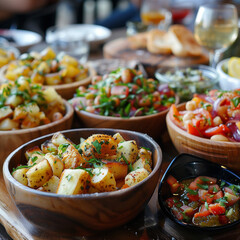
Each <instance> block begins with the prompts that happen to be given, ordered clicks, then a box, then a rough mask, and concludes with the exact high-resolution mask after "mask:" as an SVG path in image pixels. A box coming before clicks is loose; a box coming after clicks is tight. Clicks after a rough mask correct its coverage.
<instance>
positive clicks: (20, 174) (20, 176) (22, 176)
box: [12, 168, 28, 186]
mask: <svg viewBox="0 0 240 240" xmlns="http://www.w3.org/2000/svg"><path fill="white" fill-rule="evenodd" d="M27 171H28V168H20V169H17V170H15V171H14V172H13V173H12V176H13V177H14V178H15V179H16V180H17V181H18V182H20V183H21V184H23V185H25V186H27V185H28V179H27V175H26V173H27Z"/></svg>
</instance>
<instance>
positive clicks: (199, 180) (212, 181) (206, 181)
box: [189, 176, 217, 190]
mask: <svg viewBox="0 0 240 240" xmlns="http://www.w3.org/2000/svg"><path fill="white" fill-rule="evenodd" d="M216 182H217V179H216V178H213V177H206V176H199V177H197V178H195V180H194V181H193V182H191V183H190V185H189V188H190V189H192V190H197V189H199V186H198V184H203V185H204V184H208V185H210V184H216Z"/></svg>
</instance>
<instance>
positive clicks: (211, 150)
mask: <svg viewBox="0 0 240 240" xmlns="http://www.w3.org/2000/svg"><path fill="white" fill-rule="evenodd" d="M177 109H178V110H179V111H183V110H185V103H182V104H180V105H179V106H177ZM166 122H167V128H168V133H169V135H170V138H171V140H172V142H173V144H174V146H175V147H176V149H177V150H178V152H180V153H190V154H193V155H195V156H199V157H203V158H205V159H208V160H210V161H212V162H216V163H219V164H221V165H224V166H227V167H229V168H231V169H232V170H235V171H238V172H239V171H240V161H239V156H240V143H238V142H217V141H212V140H209V139H206V138H201V137H197V136H194V135H191V134H189V133H188V132H186V131H184V130H182V129H181V128H179V127H178V126H176V125H175V124H174V123H173V121H172V120H171V119H170V117H169V114H167V117H166Z"/></svg>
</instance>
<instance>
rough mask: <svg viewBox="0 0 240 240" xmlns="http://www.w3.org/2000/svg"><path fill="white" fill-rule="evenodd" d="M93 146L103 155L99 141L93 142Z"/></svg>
mask: <svg viewBox="0 0 240 240" xmlns="http://www.w3.org/2000/svg"><path fill="white" fill-rule="evenodd" d="M92 145H93V146H94V147H95V149H96V151H97V153H98V154H101V148H102V146H101V144H100V143H99V142H98V140H95V141H94V142H92Z"/></svg>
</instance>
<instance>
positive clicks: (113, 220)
mask: <svg viewBox="0 0 240 240" xmlns="http://www.w3.org/2000/svg"><path fill="white" fill-rule="evenodd" d="M117 132H119V133H120V134H121V135H122V136H123V137H124V139H126V140H131V139H134V140H136V142H137V145H138V146H143V147H147V148H149V149H150V150H151V151H152V153H153V171H152V172H151V173H150V175H149V176H148V177H147V178H145V179H144V180H143V181H141V182H140V183H138V184H136V185H135V186H132V187H130V188H127V189H123V190H118V191H114V192H104V193H94V194H79V195H70V196H69V195H57V194H54V193H46V192H41V191H37V190H34V189H31V188H28V187H26V186H24V185H22V184H20V183H19V182H17V181H16V180H15V179H14V178H13V177H12V175H11V171H12V169H13V167H16V166H17V165H18V164H26V159H25V157H24V152H25V151H26V150H27V149H29V148H31V147H33V146H36V145H38V146H39V145H40V144H41V143H43V142H44V141H46V140H48V139H50V138H51V136H52V134H50V135H47V136H43V137H41V138H38V139H35V140H33V141H30V142H28V143H26V144H24V145H22V146H21V147H19V148H18V149H16V150H15V151H14V152H12V153H11V154H10V155H9V156H8V158H7V159H6V161H5V163H4V166H3V174H4V180H5V183H6V186H7V189H8V192H9V194H10V195H11V196H12V199H13V200H14V202H15V204H16V206H17V208H18V209H19V210H20V212H21V213H22V214H23V216H24V217H25V218H26V219H27V220H28V221H30V222H31V223H33V224H35V225H37V226H40V227H42V228H43V229H45V231H47V232H49V231H52V232H57V233H56V234H58V235H59V234H60V235H61V237H63V236H64V235H65V234H66V235H69V234H70V235H72V236H78V235H88V234H90V233H91V234H92V233H93V232H94V231H93V230H96V231H97V230H106V229H110V228H113V227H116V226H120V225H122V224H124V223H126V222H128V221H129V220H131V219H133V218H134V217H136V216H137V214H138V213H139V212H140V211H141V210H143V209H144V207H145V206H146V205H147V203H148V201H149V200H150V198H151V196H152V194H153V192H154V190H155V188H156V186H157V183H158V180H159V176H160V167H161V163H162V152H161V149H160V147H159V146H158V144H157V143H156V142H155V141H154V140H153V139H152V138H150V137H149V136H147V135H146V134H141V133H138V132H132V131H126V130H117V129H72V130H68V131H63V132H62V133H63V134H64V135H65V136H66V137H68V138H69V139H71V140H72V141H73V142H75V143H78V142H79V141H80V137H83V138H87V137H89V136H90V135H92V134H96V133H104V134H109V135H113V134H115V133H117Z"/></svg>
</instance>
